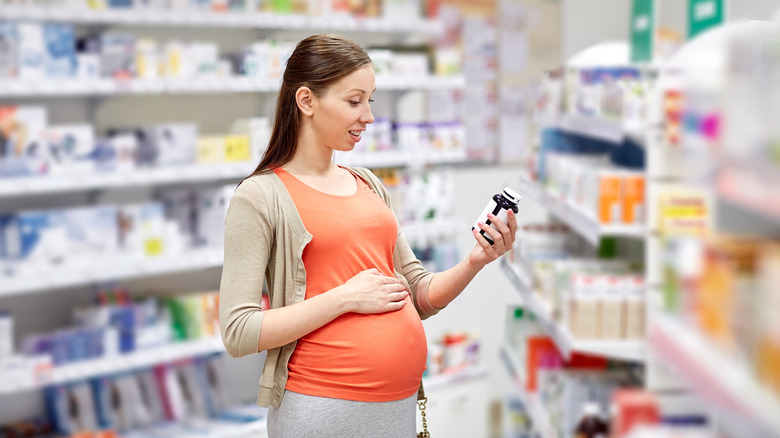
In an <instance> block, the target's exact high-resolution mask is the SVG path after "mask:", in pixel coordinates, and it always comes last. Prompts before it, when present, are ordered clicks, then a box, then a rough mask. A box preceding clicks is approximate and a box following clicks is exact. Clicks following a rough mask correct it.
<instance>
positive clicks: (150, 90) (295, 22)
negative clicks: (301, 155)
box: [0, 5, 486, 438]
mask: <svg viewBox="0 0 780 438" xmlns="http://www.w3.org/2000/svg"><path fill="white" fill-rule="evenodd" d="M0 20H3V21H33V22H63V23H70V24H74V25H76V26H79V27H87V28H90V27H94V28H111V27H129V28H140V27H144V26H148V27H150V28H161V29H163V28H164V29H166V30H171V31H172V32H176V31H177V30H179V29H180V30H182V31H186V30H188V29H192V28H210V29H223V30H242V29H248V30H260V31H268V32H269V33H273V32H275V31H310V30H317V31H320V30H322V31H336V32H340V31H348V32H352V33H377V34H380V35H378V37H379V38H383V37H385V36H386V37H387V38H390V39H393V40H394V41H398V40H399V38H398V36H408V35H418V36H422V37H430V36H435V35H437V34H438V33H440V32H441V31H442V30H443V25H442V23H441V22H440V21H439V20H427V19H403V20H389V19H384V18H377V19H362V18H354V17H351V16H338V17H312V16H302V15H278V14H266V13H214V12H207V11H202V12H201V11H190V10H187V11H173V10H166V11H160V10H153V9H148V10H146V9H125V10H117V9H105V10H93V9H86V8H63V7H43V6H32V5H4V6H3V7H2V8H0ZM398 43H399V44H403V42H398ZM279 85H280V83H279V80H278V79H275V80H266V79H259V78H252V77H223V78H217V77H215V78H155V79H129V80H115V79H94V80H89V81H84V80H77V79H67V80H66V79H56V80H55V79H43V80H25V81H23V80H7V79H3V80H0V96H2V98H3V99H8V100H13V101H22V100H24V99H30V100H31V101H37V102H42V103H39V105H46V104H47V102H52V103H53V102H55V100H56V99H59V98H76V99H74V102H76V103H75V104H74V105H82V106H85V107H86V106H89V107H90V108H89V109H88V110H86V111H84V112H83V116H84V117H86V118H90V117H94V116H95V114H96V113H95V110H98V108H97V107H98V106H100V105H102V104H103V103H105V102H107V101H108V100H109V99H111V98H114V97H118V98H122V97H124V96H135V95H138V96H158V95H165V96H170V97H171V98H178V96H186V95H191V94H202V95H212V94H214V95H215V94H225V95H237V94H239V93H242V94H252V93H260V94H264V96H261V97H262V98H266V97H269V95H272V94H273V93H276V92H278V90H279ZM376 86H377V90H379V91H411V90H420V91H426V90H427V91H438V90H452V89H461V88H463V87H465V79H464V77H463V76H460V75H458V76H447V77H438V76H430V75H426V76H421V77H418V76H403V75H393V76H390V75H379V76H377V78H376ZM82 98H86V99H82ZM166 98H167V97H166ZM84 102H86V103H84ZM119 102H120V104H122V103H123V101H121V100H120V101H119ZM57 103H59V102H57ZM72 114H82V112H79V111H74V112H73V113H72ZM90 121H91V122H93V123H97V121H96V120H90ZM109 122H110V121H109ZM464 159H465V157H464V156H462V155H461V154H458V153H452V154H430V155H424V156H422V155H420V154H416V155H412V154H410V153H388V154H384V153H376V154H373V153H372V154H365V155H362V154H361V155H357V154H353V155H350V156H349V157H348V158H345V159H344V161H343V163H342V162H339V164H347V165H355V166H365V167H410V166H420V165H423V166H424V165H427V164H438V163H453V162H461V161H463V160H464ZM255 165H256V163H255V162H252V163H231V164H222V165H216V166H195V165H192V166H181V167H164V168H149V169H137V170H133V171H129V172H121V173H110V174H109V173H106V174H77V175H46V176H42V177H27V178H5V179H0V202H2V203H4V213H5V212H7V211H8V210H9V208H10V207H13V206H14V205H24V207H19V208H23V209H28V208H29V205H30V199H29V198H31V197H32V196H40V197H41V198H40V200H39V201H38V202H39V203H41V202H47V201H45V199H51V198H53V197H55V196H57V195H61V194H67V195H74V196H68V197H63V199H66V200H69V199H71V198H73V199H80V198H79V197H82V196H83V197H84V198H85V199H87V201H77V202H89V200H91V199H92V198H91V197H90V195H89V194H91V193H94V192H101V191H104V190H107V189H109V190H110V189H139V188H140V189H149V188H154V187H158V186H164V185H179V184H194V183H210V182H231V181H236V182H238V181H239V180H240V179H241V178H242V177H244V176H246V175H248V174H249V173H250V172H251V171H252V170H254V167H255ZM9 206H10V207H9ZM11 211H13V209H11ZM402 227H403V229H404V232H405V234H406V235H407V237H408V238H409V239H410V240H412V239H421V238H423V237H424V238H426V239H437V240H441V239H447V238H450V237H451V236H452V234H453V233H454V230H456V229H459V227H458V225H457V224H456V223H455V221H454V220H445V219H440V220H437V221H433V222H426V223H422V224H403V225H402ZM222 262H223V254H222V248H201V249H197V250H189V251H187V252H184V253H177V254H171V255H169V256H166V255H161V256H157V257H153V258H136V257H129V256H125V255H121V254H114V255H112V256H110V257H105V258H103V259H101V260H81V261H74V262H68V264H67V266H66V265H62V266H45V267H40V268H39V269H36V268H34V267H30V266H27V267H25V268H24V269H23V270H22V272H23V275H21V274H20V275H19V276H15V277H2V278H0V301H2V300H3V298H11V297H13V298H16V297H21V300H19V299H9V300H7V301H5V302H12V301H13V302H20V301H22V300H25V299H26V298H25V296H29V295H31V294H42V293H47V292H55V293H56V292H60V291H62V289H65V288H72V289H77V288H80V289H84V288H86V287H87V286H90V285H93V284H99V283H103V282H109V281H115V280H127V279H141V278H147V277H155V276H162V275H187V274H188V273H191V272H193V271H196V270H203V269H218V268H219V267H220V266H221V265H222ZM3 304H4V303H3V302H0V305H3ZM222 352H224V347H223V346H222V341H221V339H219V338H209V339H202V340H198V341H192V342H184V343H176V344H170V345H165V346H161V347H159V348H153V349H150V350H143V351H138V352H135V353H132V354H128V355H122V356H120V357H118V358H107V359H102V360H95V361H89V362H81V363H76V364H72V365H67V366H62V367H55V368H53V369H52V370H51V371H50V372H48V373H46V374H44V375H42V378H41V380H40V381H38V382H33V383H30V382H27V383H22V382H13V383H11V384H7V383H6V382H2V381H0V397H2V398H3V400H9V399H10V398H9V397H17V396H20V397H28V398H29V396H28V395H21V394H20V393H21V392H24V393H25V394H27V393H34V392H35V391H36V390H40V389H41V388H43V387H44V386H46V385H50V384H63V383H68V382H73V381H76V380H83V379H88V378H91V377H96V376H100V375H109V374H115V373H121V372H125V371H130V370H133V369H137V368H143V367H150V366H154V365H157V364H162V363H169V362H176V361H179V360H185V359H187V358H190V357H195V356H202V355H210V354H218V353H222ZM485 374H486V370H485V369H484V368H479V367H477V368H468V369H466V370H463V371H462V372H459V373H453V374H448V375H441V376H435V377H431V378H426V387H429V388H434V389H435V388H437V387H446V386H449V385H452V384H455V383H458V382H461V381H466V380H471V379H475V378H480V377H484V375H485ZM31 396H32V395H31ZM0 403H5V401H3V402H0ZM0 418H4V417H0ZM217 435H218V436H219V437H220V438H224V437H235V438H242V437H248V436H260V437H262V436H265V421H261V422H257V423H251V424H247V425H243V426H241V427H232V428H230V429H225V430H224V431H220V432H219V433H218V434H217Z"/></svg>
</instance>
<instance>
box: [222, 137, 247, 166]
mask: <svg viewBox="0 0 780 438" xmlns="http://www.w3.org/2000/svg"><path fill="white" fill-rule="evenodd" d="M251 158H252V151H251V146H250V140H249V136H246V135H229V136H227V137H225V162H227V163H235V162H245V161H249V160H250V159H251Z"/></svg>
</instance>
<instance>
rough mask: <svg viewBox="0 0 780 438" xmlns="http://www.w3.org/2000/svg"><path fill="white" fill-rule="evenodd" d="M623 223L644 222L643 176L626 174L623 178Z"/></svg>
mask: <svg viewBox="0 0 780 438" xmlns="http://www.w3.org/2000/svg"><path fill="white" fill-rule="evenodd" d="M622 212H623V215H622V219H623V223H625V224H629V225H632V224H641V223H642V222H643V221H644V220H645V176H644V175H640V174H636V173H628V174H626V175H625V177H624V178H623V209H622Z"/></svg>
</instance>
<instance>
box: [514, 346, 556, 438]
mask: <svg viewBox="0 0 780 438" xmlns="http://www.w3.org/2000/svg"><path fill="white" fill-rule="evenodd" d="M500 354H501V358H502V359H503V362H504V365H505V366H506V369H507V372H509V375H510V376H511V377H512V380H513V381H514V382H515V386H516V390H517V394H518V395H519V396H520V400H521V401H522V402H523V404H524V405H525V408H526V410H527V411H528V415H529V416H530V417H531V424H532V426H533V430H534V431H535V432H536V433H537V434H538V435H539V436H541V437H544V438H555V429H554V428H553V427H552V425H551V424H550V417H549V416H548V415H547V412H546V410H545V409H544V406H543V405H542V403H541V402H540V401H539V398H538V397H537V395H536V394H532V393H529V392H528V391H527V390H526V386H525V384H526V374H525V369H526V367H525V366H523V364H521V363H520V362H519V361H518V359H517V357H518V355H517V353H515V352H514V349H513V348H512V347H511V346H509V345H506V344H504V345H502V346H501V349H500Z"/></svg>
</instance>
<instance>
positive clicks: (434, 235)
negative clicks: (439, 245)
mask: <svg viewBox="0 0 780 438" xmlns="http://www.w3.org/2000/svg"><path fill="white" fill-rule="evenodd" d="M401 229H402V230H403V233H404V237H405V238H406V241H407V242H409V243H410V244H413V243H414V242H429V243H430V242H437V241H441V240H444V239H452V238H454V236H455V235H456V234H457V233H458V231H462V230H467V229H468V228H466V227H460V226H459V222H458V220H456V219H455V218H439V219H432V220H427V221H423V222H419V223H404V224H401Z"/></svg>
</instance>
